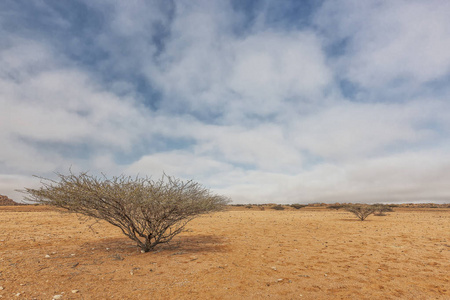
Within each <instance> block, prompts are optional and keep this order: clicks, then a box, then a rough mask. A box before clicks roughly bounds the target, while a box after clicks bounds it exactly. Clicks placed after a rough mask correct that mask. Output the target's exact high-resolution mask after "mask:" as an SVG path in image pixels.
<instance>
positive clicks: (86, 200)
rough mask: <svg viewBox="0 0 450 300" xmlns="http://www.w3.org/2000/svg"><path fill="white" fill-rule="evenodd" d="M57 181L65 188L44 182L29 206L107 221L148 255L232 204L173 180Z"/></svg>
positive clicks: (83, 176) (189, 183)
mask: <svg viewBox="0 0 450 300" xmlns="http://www.w3.org/2000/svg"><path fill="white" fill-rule="evenodd" d="M57 175H58V177H59V179H60V181H59V182H56V181H53V180H49V179H45V178H41V179H42V181H41V183H42V184H43V186H42V187H41V188H39V189H29V188H26V189H25V193H27V194H28V195H29V197H28V200H32V201H34V202H37V203H41V204H47V205H51V206H55V207H60V208H64V209H67V210H68V211H69V212H74V213H79V214H82V215H85V216H88V217H92V218H95V219H100V220H105V221H107V222H108V223H110V224H112V225H114V226H116V227H119V228H120V229H121V230H122V232H123V233H124V234H125V235H126V236H127V237H129V238H130V239H132V240H133V241H135V242H136V243H137V246H138V247H139V248H140V249H141V250H142V251H144V252H148V251H150V250H151V249H153V248H154V247H155V246H156V245H158V244H161V243H167V242H169V241H170V240H172V238H173V237H174V236H176V235H177V234H179V233H181V232H182V231H183V230H184V227H185V226H186V224H187V223H188V222H189V221H191V220H192V219H194V218H195V217H197V216H199V215H201V214H204V213H208V212H213V211H218V210H221V209H222V208H223V207H224V206H225V204H227V203H228V199H227V198H225V197H223V196H219V195H213V194H211V193H210V191H209V190H208V189H206V188H204V187H203V186H201V185H200V184H199V183H196V182H194V181H186V182H185V181H181V180H179V179H176V178H173V177H170V176H167V175H163V176H162V178H161V179H159V180H156V181H154V180H151V179H149V178H138V177H136V178H131V177H125V176H119V177H113V178H112V179H108V178H106V177H102V178H98V177H94V176H91V175H88V174H87V173H81V174H80V175H74V174H72V173H70V175H67V176H66V175H62V174H57Z"/></svg>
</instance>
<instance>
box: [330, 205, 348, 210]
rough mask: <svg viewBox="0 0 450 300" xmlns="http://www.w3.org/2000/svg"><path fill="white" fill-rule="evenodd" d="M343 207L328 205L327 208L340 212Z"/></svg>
mask: <svg viewBox="0 0 450 300" xmlns="http://www.w3.org/2000/svg"><path fill="white" fill-rule="evenodd" d="M343 207H344V206H343V205H328V206H327V208H329V209H335V210H339V209H341V208H343Z"/></svg>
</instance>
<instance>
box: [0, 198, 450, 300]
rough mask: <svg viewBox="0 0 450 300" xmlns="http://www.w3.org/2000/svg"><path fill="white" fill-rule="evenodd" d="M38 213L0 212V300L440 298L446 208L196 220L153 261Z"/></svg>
mask: <svg viewBox="0 0 450 300" xmlns="http://www.w3.org/2000/svg"><path fill="white" fill-rule="evenodd" d="M91 224H92V222H89V221H88V222H84V221H82V220H80V219H79V218H78V217H77V216H76V215H73V214H66V213H61V212H60V211H56V210H54V209H50V208H47V207H43V206H5V207H0V286H1V287H2V289H1V288H0V297H1V298H3V299H52V298H53V296H55V295H60V296H58V297H57V298H60V299H450V209H448V208H447V209H441V208H440V209H425V208H422V209H417V208H397V209H396V210H395V211H394V212H391V213H388V215H387V216H370V217H369V218H367V220H366V221H364V222H361V221H359V220H357V219H356V218H355V217H354V216H353V215H352V214H350V213H348V212H345V211H332V210H328V209H324V208H321V207H318V208H315V207H306V208H302V209H300V210H294V209H292V208H290V209H287V210H284V211H275V210H272V209H268V208H266V209H265V210H264V211H261V210H259V209H258V208H252V209H246V208H243V207H242V208H241V207H239V208H230V209H229V210H227V211H224V212H219V213H214V214H211V215H204V216H202V217H200V218H198V219H195V220H194V221H192V222H191V223H189V225H188V226H187V229H188V231H187V232H184V233H182V234H180V235H179V236H177V237H175V239H174V240H173V241H172V242H171V243H170V244H168V245H162V246H160V247H158V248H157V250H156V251H154V252H149V253H141V252H140V251H139V250H138V249H137V248H136V247H135V246H134V244H133V242H132V241H130V240H129V239H128V238H126V237H125V236H123V234H122V233H121V232H120V230H119V229H117V228H115V227H113V226H111V225H109V224H107V223H104V222H99V223H96V224H94V225H93V226H90V225H91Z"/></svg>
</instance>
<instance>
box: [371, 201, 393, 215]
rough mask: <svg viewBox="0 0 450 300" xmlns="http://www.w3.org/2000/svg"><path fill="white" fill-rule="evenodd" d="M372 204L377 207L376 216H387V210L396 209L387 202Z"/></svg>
mask: <svg viewBox="0 0 450 300" xmlns="http://www.w3.org/2000/svg"><path fill="white" fill-rule="evenodd" d="M372 206H373V207H374V208H375V212H374V213H373V215H374V216H385V215H386V214H385V213H386V212H392V211H394V210H393V209H392V207H391V206H389V205H385V204H374V205H372Z"/></svg>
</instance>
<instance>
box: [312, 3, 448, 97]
mask: <svg viewBox="0 0 450 300" xmlns="http://www.w3.org/2000/svg"><path fill="white" fill-rule="evenodd" d="M449 11H450V3H449V2H447V1H440V0H435V1H354V0H349V1H327V2H326V3H325V4H324V6H323V8H322V11H321V13H320V14H319V15H318V17H317V20H316V22H317V24H318V25H319V26H320V27H322V28H323V29H324V30H326V31H327V32H328V33H329V35H330V38H331V39H334V40H335V41H337V40H339V39H346V41H347V44H346V52H345V54H344V55H343V56H342V57H341V59H340V60H339V61H338V66H339V71H341V72H342V76H343V77H344V78H347V79H349V80H351V81H353V82H356V83H358V84H360V85H362V86H364V87H374V88H382V87H385V88H386V87H387V85H393V86H392V87H395V85H401V84H403V82H404V81H406V82H409V83H411V84H413V85H417V84H421V83H424V82H427V81H432V80H436V79H438V78H440V77H441V76H445V75H446V74H448V73H449V72H450V52H449V51H448V49H449V47H450V19H449V18H448V12H449ZM404 88H405V89H408V88H411V86H409V85H408V86H407V87H404ZM413 88H415V87H414V86H413Z"/></svg>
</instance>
